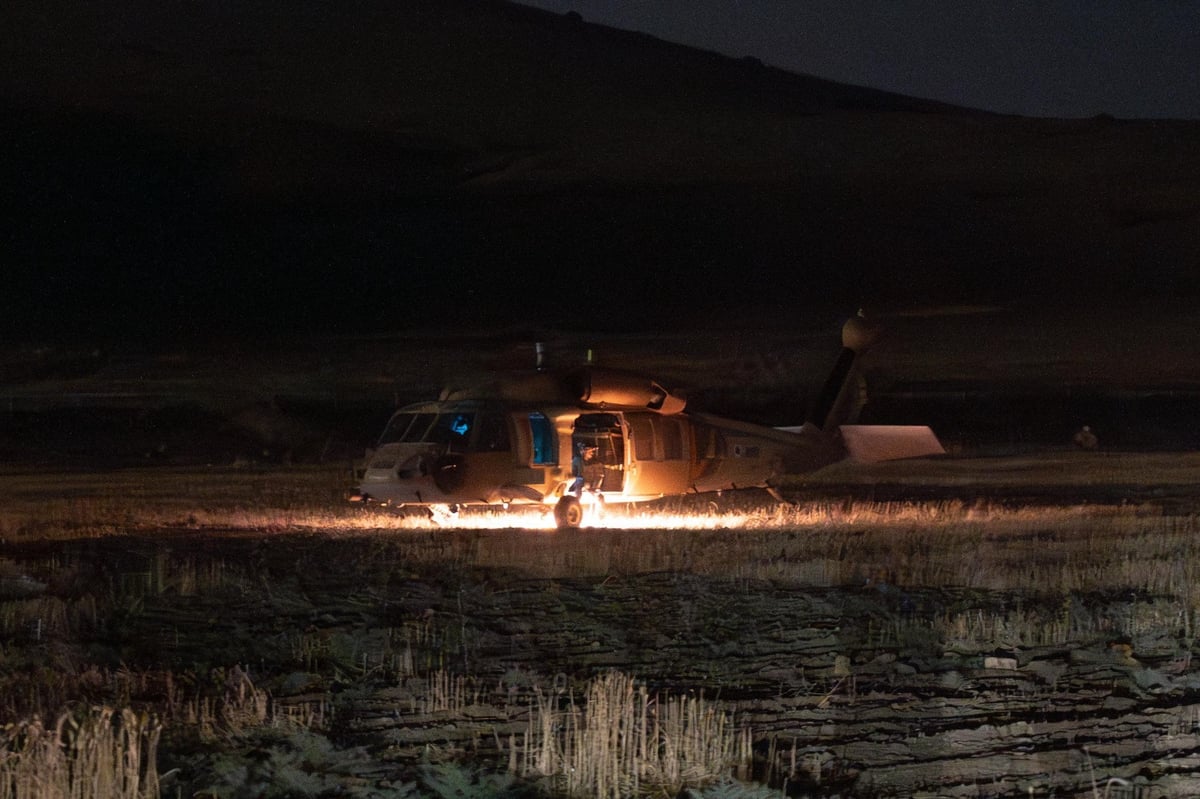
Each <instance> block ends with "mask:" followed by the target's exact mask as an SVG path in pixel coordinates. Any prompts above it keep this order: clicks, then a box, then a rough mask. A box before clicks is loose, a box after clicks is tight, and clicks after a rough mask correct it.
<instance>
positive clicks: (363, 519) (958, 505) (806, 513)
mask: <svg viewBox="0 0 1200 799" xmlns="http://www.w3.org/2000/svg"><path fill="white" fill-rule="evenodd" d="M1131 512H1132V511H1130V510H1129V509H1128V508H1119V507H1113V506H1100V505H1078V506H1054V507H1042V506H1027V507H1010V506H1004V505H998V504H990V503H964V502H961V501H956V500H951V501H940V502H887V503H872V502H861V503H850V502H817V503H810V504H804V505H770V506H759V507H750V508H739V509H733V510H724V509H720V508H719V507H718V508H712V507H710V508H709V509H708V510H676V509H670V508H662V507H655V506H653V505H631V506H616V507H614V506H610V507H607V508H605V509H603V510H602V511H598V510H597V509H596V508H595V506H590V507H589V508H588V511H587V513H586V514H585V516H584V523H583V525H582V529H583V530H588V529H595V530H772V529H780V530H782V529H797V528H825V527H834V526H837V527H844V526H855V525H870V526H872V527H880V526H882V527H896V528H920V527H939V526H946V525H955V524H963V523H988V524H1003V523H1020V524H1036V523H1039V522H1041V523H1050V522H1055V521H1064V520H1067V519H1081V518H1095V517H1108V516H1114V515H1115V516H1120V515H1125V514H1128V513H1131ZM314 522H316V520H314ZM314 526H320V527H323V528H326V529H328V528H336V529H341V530H355V529H357V530H370V529H379V530H384V529H394V530H403V529H411V530H514V529H515V530H543V531H553V530H554V529H555V524H554V515H553V512H552V511H551V510H550V509H549V508H542V507H540V506H534V507H519V508H510V509H509V510H502V509H499V508H497V509H494V510H493V509H464V510H462V511H461V512H458V513H452V512H450V511H449V510H448V509H444V508H433V509H408V510H404V511H388V510H385V509H376V510H374V511H371V512H368V513H365V514H362V515H360V516H356V517H343V518H340V519H337V520H321V521H319V522H316V524H315V525H314Z"/></svg>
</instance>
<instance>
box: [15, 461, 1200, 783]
mask: <svg viewBox="0 0 1200 799" xmlns="http://www.w3.org/2000/svg"><path fill="white" fill-rule="evenodd" d="M1197 474H1200V458H1195V457H1194V456H1187V455H1166V454H1164V455H1138V454H1121V453H1068V452H1060V453H1057V454H1047V455H1040V456H1025V457H1006V458H961V459H950V460H942V461H929V462H924V463H921V464H916V465H915V464H911V463H910V464H907V465H904V466H902V465H899V464H891V465H886V466H879V467H875V468H874V469H872V470H868V471H866V472H863V471H858V472H849V471H839V470H836V469H835V470H833V471H832V472H831V473H830V474H828V475H825V476H822V477H821V478H819V479H809V480H804V481H800V480H798V479H797V480H796V481H794V482H793V483H792V484H790V485H788V486H786V487H785V489H786V490H785V493H786V494H787V496H788V497H789V498H791V499H793V500H794V501H795V504H794V505H791V506H779V505H777V504H775V503H772V502H771V501H770V500H769V499H767V498H765V497H763V496H757V495H749V496H745V497H726V498H723V499H722V500H721V502H720V503H718V504H717V505H716V506H712V505H709V504H708V503H707V502H704V503H685V502H678V501H677V502H668V503H664V504H662V505H659V506H657V507H650V508H638V509H636V510H634V511H631V512H630V513H628V514H623V513H620V512H619V511H614V512H613V514H612V515H611V516H610V517H609V518H607V519H606V520H605V522H604V524H603V526H602V527H597V528H591V529H584V530H582V531H580V532H578V533H575V534H561V533H554V532H552V531H550V530H548V529H545V527H546V522H545V520H544V519H543V518H542V517H540V516H536V515H534V516H528V517H523V518H520V519H518V520H517V522H516V524H518V525H519V526H516V527H514V526H512V525H513V524H514V522H513V520H512V519H498V518H495V517H492V516H488V515H484V516H469V515H464V516H462V517H460V518H458V519H455V520H453V526H452V527H450V528H445V527H442V528H439V527H437V526H436V525H435V524H433V523H432V522H430V521H429V520H427V519H425V518H424V517H406V516H400V515H395V514H391V513H385V512H380V511H374V510H369V509H362V508H357V507H354V506H352V505H350V504H348V503H345V502H343V497H344V496H345V493H346V491H347V489H348V487H349V480H348V478H349V475H348V473H347V472H346V470H344V469H341V468H328V467H316V466H312V467H293V468H282V467H279V468H270V469H266V468H202V467H189V468H178V469H172V468H163V467H160V468H157V469H131V470H116V471H110V472H105V473H98V472H89V473H78V472H76V473H71V472H45V471H38V472H20V471H10V472H8V473H5V474H3V475H2V476H0V483H2V484H3V492H4V494H5V496H6V497H7V500H6V503H5V506H4V509H3V511H2V515H0V535H2V536H3V544H2V545H0V597H2V599H0V635H2V636H3V638H2V640H3V650H2V655H3V658H2V660H0V665H2V669H0V679H2V680H3V686H0V688H2V690H0V696H2V697H4V700H3V701H4V705H3V707H2V708H0V714H2V716H3V719H4V721H5V723H6V725H7V726H6V728H5V729H6V731H5V750H4V759H3V760H0V777H2V778H0V785H3V786H5V787H4V790H8V791H9V794H10V795H21V796H37V795H45V796H50V795H56V794H53V793H51V792H50V788H49V787H48V786H49V785H50V783H51V781H52V777H53V778H57V779H59V780H60V782H62V783H63V784H70V783H71V781H72V780H74V781H76V782H78V781H79V780H80V779H81V776H80V775H81V770H80V769H79V767H78V766H76V767H74V768H72V767H71V765H70V763H71V762H72V760H71V757H72V756H71V754H70V753H71V752H76V753H77V752H79V751H86V752H88V753H90V754H89V757H91V758H93V759H94V760H95V763H94V764H93V765H92V766H90V767H89V768H88V772H89V773H90V774H93V775H108V776H106V777H105V778H106V779H108V780H109V781H110V783H109V786H108V793H109V794H110V795H125V796H138V795H145V794H146V793H147V792H150V793H153V792H155V791H161V793H162V795H166V796H171V795H183V796H192V795H212V796H264V795H265V796H345V795H349V796H408V795H411V796H477V795H488V796H520V795H550V796H560V795H566V794H574V795H586V796H594V795H605V796H625V795H632V794H644V795H675V794H676V793H678V792H679V791H680V790H683V789H686V790H690V791H692V792H693V793H695V794H697V795H704V796H778V795H780V794H781V793H782V794H784V795H821V796H880V795H903V796H909V795H918V794H920V795H938V796H964V795H970V796H979V795H986V796H1017V795H1021V796H1030V795H1034V796H1049V795H1052V794H1053V795H1056V796H1062V795H1072V794H1076V793H1090V792H1092V791H1093V790H1095V791H1108V795H1128V796H1135V795H1136V796H1181V795H1186V794H1188V793H1191V792H1194V790H1195V789H1196V787H1197V785H1200V774H1198V772H1200V758H1197V756H1196V755H1195V752H1196V751H1197V749H1198V748H1200V674H1198V673H1197V670H1196V669H1195V668H1194V667H1193V664H1192V653H1193V650H1194V648H1195V623H1196V614H1197V606H1198V605H1200V597H1198V596H1197V592H1196V590H1195V588H1194V586H1195V585H1196V577H1197V575H1196V574H1195V573H1194V572H1195V569H1196V565H1195V564H1196V563H1200V559H1198V558H1197V554H1198V553H1197V552H1196V549H1197V546H1198V544H1197V538H1196V536H1197V532H1198V531H1197V527H1198V526H1200V522H1198V521H1197V517H1196V509H1197V507H1200V505H1198V503H1197V496H1196V492H1195V490H1194V488H1193V484H1194V483H1195V482H1196V480H1195V476H1196V475H1197ZM1135 488H1136V490H1134V489H1135ZM905 497H907V498H905ZM56 725H57V726H56ZM46 729H48V730H50V734H48V733H46V732H45V731H44V730H46ZM62 740H68V741H70V742H72V743H73V745H74V746H75V748H74V749H73V750H72V749H67V750H63V749H62V748H61V747H55V746H50V745H49V743H50V742H52V741H62ZM74 757H75V758H78V757H79V755H78V754H75V755H74ZM89 762H90V761H89ZM35 776H36V779H35ZM21 785H24V786H26V788H27V789H29V790H26V791H21V790H15V792H14V790H13V789H12V788H11V786H21ZM33 785H38V786H40V787H39V788H38V790H42V791H43V792H42V793H38V792H37V791H36V790H32V788H30V786H33ZM1120 791H1125V792H1126V793H1124V794H1120V793H1117V792H1120Z"/></svg>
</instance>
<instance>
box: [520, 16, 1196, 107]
mask: <svg viewBox="0 0 1200 799" xmlns="http://www.w3.org/2000/svg"><path fill="white" fill-rule="evenodd" d="M526 2H527V4H528V5H532V6H537V7H540V8H545V9H549V10H552V11H557V12H567V11H576V12H578V13H580V14H581V15H582V16H583V18H584V19H585V20H587V21H589V22H596V23H600V24H604V25H610V26H612V27H615V28H623V29H626V30H635V31H643V32H645V33H649V34H652V35H654V36H657V37H659V38H661V39H665V40H667V41H672V42H677V43H680V44H686V45H690V46H694V47H700V48H703V49H707V50H713V51H716V52H720V53H723V54H726V55H731V56H735V57H740V56H745V55H752V56H756V57H758V58H760V59H761V60H762V61H764V62H765V63H767V64H770V65H771V66H776V67H780V68H782V69H786V70H789V71H792V72H799V73H803V74H809V75H815V76H818V77H823V78H829V79H832V80H836V81H840V82H843V83H850V84H855V85H860V86H869V87H871V88H876V89H883V90H886V91H892V92H898V93H900V94H906V95H910V96H914V97H922V98H927V99H933V100H940V101H944V102H949V103H953V104H956V105H963V106H968V107H972V108H980V109H985V110H989V111H998V112H1001V113H1015V114H1022V115H1026V116H1044V117H1088V116H1094V115H1097V114H1101V113H1104V114H1110V115H1112V116H1116V117H1120V118H1146V119H1158V118H1172V119H1200V3H1196V2H1192V1H1191V0H1152V1H1151V0H1147V1H1146V2H1135V1H1134V0H1006V1H1005V2H985V3H976V2H961V0H904V2H894V1H893V0H796V1H794V2H789V1H788V0H741V1H739V0H687V2H684V1H683V0H668V1H667V2H645V0H526Z"/></svg>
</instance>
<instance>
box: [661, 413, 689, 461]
mask: <svg viewBox="0 0 1200 799" xmlns="http://www.w3.org/2000/svg"><path fill="white" fill-rule="evenodd" d="M654 421H655V423H656V424H655V426H656V427H658V428H660V429H661V431H662V450H663V454H662V456H663V460H665V461H681V460H683V433H682V431H680V429H679V420H677V419H655V420H654Z"/></svg>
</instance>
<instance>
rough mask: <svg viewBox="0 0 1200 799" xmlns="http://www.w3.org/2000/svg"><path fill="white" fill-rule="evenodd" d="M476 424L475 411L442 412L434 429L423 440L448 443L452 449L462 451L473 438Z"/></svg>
mask: <svg viewBox="0 0 1200 799" xmlns="http://www.w3.org/2000/svg"><path fill="white" fill-rule="evenodd" d="M474 426H475V414H473V413H460V412H451V413H442V414H438V418H437V421H436V422H434V425H433V429H431V430H430V431H429V434H428V435H427V436H425V438H424V439H422V440H423V441H433V442H436V443H438V444H448V445H449V446H450V449H452V450H454V451H456V452H462V451H463V450H465V449H466V446H467V443H468V442H469V441H470V440H471V430H472V428H474Z"/></svg>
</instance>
